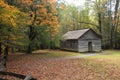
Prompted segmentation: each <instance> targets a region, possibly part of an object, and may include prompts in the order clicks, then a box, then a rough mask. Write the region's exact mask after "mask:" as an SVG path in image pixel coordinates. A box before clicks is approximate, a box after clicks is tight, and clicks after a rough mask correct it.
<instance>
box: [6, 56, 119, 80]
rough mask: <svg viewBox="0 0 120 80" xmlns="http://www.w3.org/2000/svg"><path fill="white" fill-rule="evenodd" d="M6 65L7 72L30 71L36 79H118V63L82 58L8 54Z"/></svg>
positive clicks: (26, 72)
mask: <svg viewBox="0 0 120 80" xmlns="http://www.w3.org/2000/svg"><path fill="white" fill-rule="evenodd" d="M7 66H8V67H7V71H9V72H15V73H19V74H24V75H26V74H28V73H31V74H32V76H33V77H34V78H37V80H120V65H115V64H112V63H104V61H102V62H101V61H98V60H92V59H91V60H90V59H84V58H81V59H66V60H62V59H61V60H54V58H53V59H51V58H48V57H47V58H46V57H41V55H39V54H31V55H27V54H21V55H10V56H9V59H8V63H7ZM9 80H14V79H13V78H10V79H9Z"/></svg>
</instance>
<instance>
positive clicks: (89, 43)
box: [88, 42, 93, 52]
mask: <svg viewBox="0 0 120 80" xmlns="http://www.w3.org/2000/svg"><path fill="white" fill-rule="evenodd" d="M92 51H93V50H92V42H88V52H92Z"/></svg>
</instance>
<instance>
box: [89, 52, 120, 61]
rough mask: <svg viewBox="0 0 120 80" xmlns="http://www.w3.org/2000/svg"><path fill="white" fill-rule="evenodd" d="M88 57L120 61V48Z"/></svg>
mask: <svg viewBox="0 0 120 80" xmlns="http://www.w3.org/2000/svg"><path fill="white" fill-rule="evenodd" d="M88 59H97V60H101V61H107V62H111V63H120V51H118V50H105V51H103V52H102V53H101V54H99V55H96V56H90V57H88Z"/></svg>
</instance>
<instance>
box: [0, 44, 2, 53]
mask: <svg viewBox="0 0 120 80" xmlns="http://www.w3.org/2000/svg"><path fill="white" fill-rule="evenodd" d="M1 54H2V43H0V55H1Z"/></svg>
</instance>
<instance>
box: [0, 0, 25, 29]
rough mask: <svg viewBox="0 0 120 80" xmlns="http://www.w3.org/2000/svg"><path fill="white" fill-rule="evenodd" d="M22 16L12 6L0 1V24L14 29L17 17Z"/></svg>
mask: <svg viewBox="0 0 120 80" xmlns="http://www.w3.org/2000/svg"><path fill="white" fill-rule="evenodd" d="M21 15H24V14H23V13H22V12H20V11H19V10H18V9H17V8H15V7H14V6H10V5H8V4H7V3H5V2H4V1H3V0H0V20H1V21H0V24H3V25H7V26H12V27H16V26H17V23H16V21H17V18H18V16H21Z"/></svg>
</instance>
